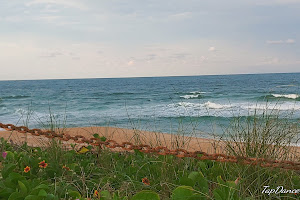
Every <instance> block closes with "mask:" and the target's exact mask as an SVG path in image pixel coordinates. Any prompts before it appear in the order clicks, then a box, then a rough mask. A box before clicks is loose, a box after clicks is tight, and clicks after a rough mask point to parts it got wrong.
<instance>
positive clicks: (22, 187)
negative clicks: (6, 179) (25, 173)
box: [18, 181, 27, 196]
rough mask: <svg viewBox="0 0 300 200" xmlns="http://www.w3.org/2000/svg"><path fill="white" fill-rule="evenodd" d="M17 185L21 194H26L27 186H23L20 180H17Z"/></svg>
mask: <svg viewBox="0 0 300 200" xmlns="http://www.w3.org/2000/svg"><path fill="white" fill-rule="evenodd" d="M18 185H19V187H20V191H21V194H23V195H24V196H26V194H27V187H26V186H25V184H24V183H22V182H21V181H18Z"/></svg>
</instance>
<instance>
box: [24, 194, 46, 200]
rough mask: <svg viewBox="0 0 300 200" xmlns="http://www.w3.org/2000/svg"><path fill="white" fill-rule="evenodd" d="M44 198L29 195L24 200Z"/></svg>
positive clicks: (40, 199)
mask: <svg viewBox="0 0 300 200" xmlns="http://www.w3.org/2000/svg"><path fill="white" fill-rule="evenodd" d="M42 199H44V197H39V196H36V195H28V196H27V197H26V198H25V199H24V200H42Z"/></svg>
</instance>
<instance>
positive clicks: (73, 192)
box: [69, 190, 81, 198]
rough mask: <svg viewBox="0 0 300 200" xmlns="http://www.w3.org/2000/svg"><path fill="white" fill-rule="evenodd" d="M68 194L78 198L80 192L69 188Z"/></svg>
mask: <svg viewBox="0 0 300 200" xmlns="http://www.w3.org/2000/svg"><path fill="white" fill-rule="evenodd" d="M69 196H70V197H73V198H80V197H81V194H80V193H79V192H77V191H73V190H70V191H69Z"/></svg>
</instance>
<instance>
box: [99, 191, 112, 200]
mask: <svg viewBox="0 0 300 200" xmlns="http://www.w3.org/2000/svg"><path fill="white" fill-rule="evenodd" d="M100 197H101V200H102V199H103V200H111V195H110V193H109V192H108V191H107V190H104V191H101V192H100Z"/></svg>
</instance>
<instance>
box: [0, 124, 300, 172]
mask: <svg viewBox="0 0 300 200" xmlns="http://www.w3.org/2000/svg"><path fill="white" fill-rule="evenodd" d="M0 128H3V129H5V130H7V131H17V132H20V133H31V134H32V135H34V136H45V137H47V138H58V139H60V140H62V141H69V140H73V141H74V142H75V143H87V144H90V145H93V146H106V147H107V148H110V149H114V148H122V149H123V150H125V151H132V150H139V151H141V152H143V153H155V154H158V155H174V156H177V157H180V158H184V157H190V158H195V159H198V160H214V161H218V162H228V163H241V164H246V165H253V166H255V165H259V166H261V167H270V168H282V169H289V170H297V171H300V162H294V161H285V160H282V161H279V160H269V159H265V158H249V157H241V156H229V155H225V154H220V153H215V154H208V153H205V152H202V151H187V150H185V149H174V150H171V149H168V148H167V147H163V146H157V147H151V146H149V145H146V144H139V145H135V144H133V143H131V142H123V143H121V144H120V143H118V142H116V141H115V140H107V141H105V142H103V141H101V140H100V139H98V138H94V137H93V138H86V137H84V136H82V135H76V136H71V135H69V134H64V133H56V132H55V131H50V130H41V129H29V128H28V127H26V126H15V125H13V124H2V123H1V122H0Z"/></svg>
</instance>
